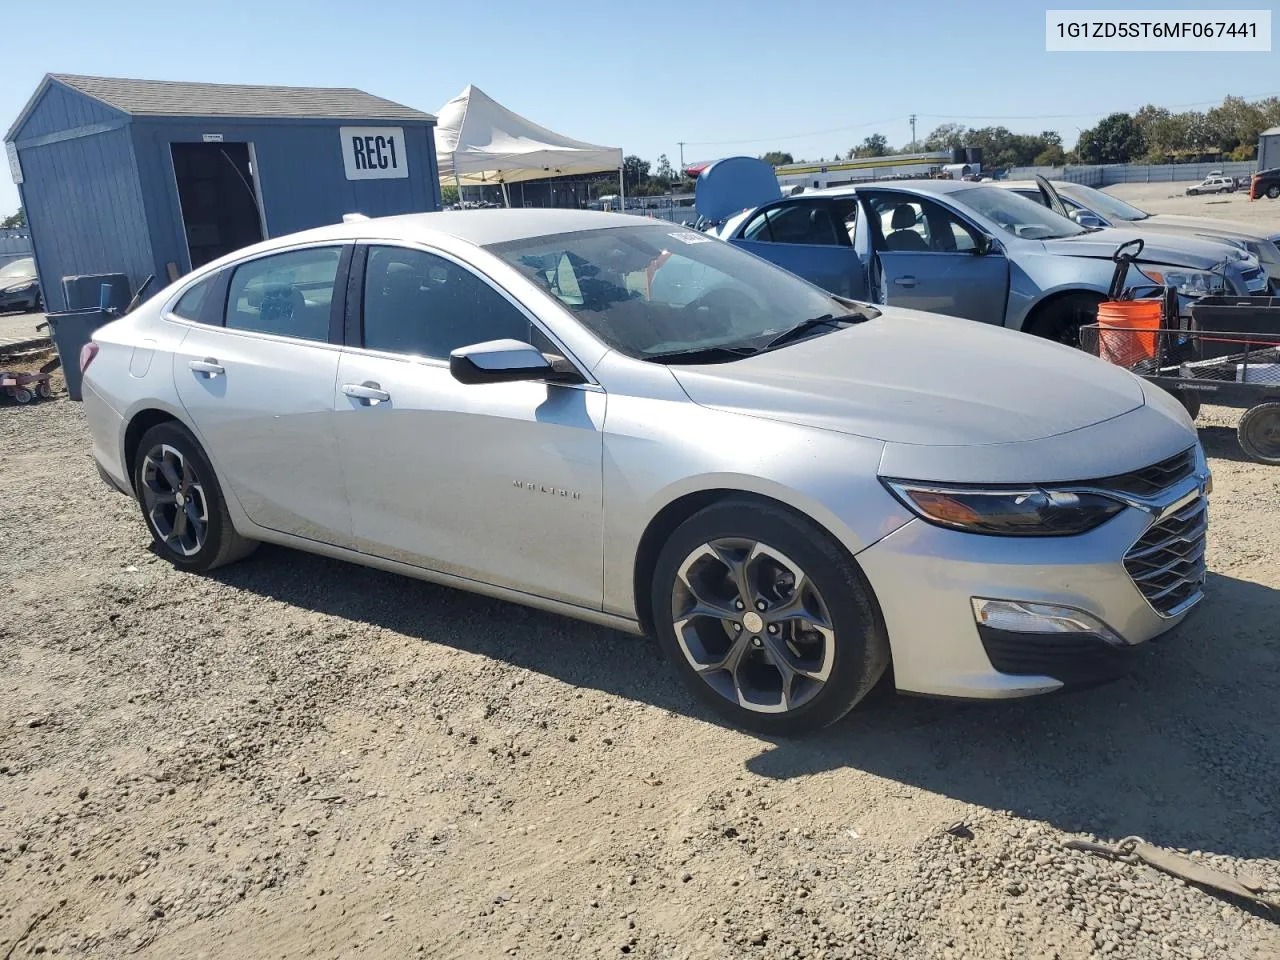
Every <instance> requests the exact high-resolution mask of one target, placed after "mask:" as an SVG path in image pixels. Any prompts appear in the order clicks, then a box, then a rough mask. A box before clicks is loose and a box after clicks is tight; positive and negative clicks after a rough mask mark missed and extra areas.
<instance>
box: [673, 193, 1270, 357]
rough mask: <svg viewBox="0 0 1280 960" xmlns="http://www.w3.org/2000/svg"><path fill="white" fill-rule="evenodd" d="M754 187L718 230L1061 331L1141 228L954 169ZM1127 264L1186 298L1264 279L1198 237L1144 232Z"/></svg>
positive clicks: (868, 292)
mask: <svg viewBox="0 0 1280 960" xmlns="http://www.w3.org/2000/svg"><path fill="white" fill-rule="evenodd" d="M709 173H714V171H713V170H712V171H707V172H704V174H703V176H704V177H705V176H708V174H709ZM698 189H699V190H701V189H702V178H699V183H698ZM751 197H752V195H751V194H750V192H748V191H745V190H742V191H738V192H737V193H736V194H734V201H735V202H736V203H737V205H738V206H739V208H742V207H746V209H741V212H739V213H737V214H735V215H734V216H732V217H730V218H728V219H727V220H726V222H725V223H724V225H723V226H722V227H721V228H720V230H719V232H718V234H717V235H718V236H719V237H720V238H721V239H723V240H727V241H728V242H729V243H731V244H734V245H736V246H740V247H742V248H743V249H746V250H750V251H751V252H752V253H754V254H756V255H757V256H761V257H764V258H765V259H767V260H770V261H772V262H774V263H776V264H778V265H780V266H783V267H785V268H786V269H788V270H791V271H792V272H795V273H798V274H799V275H800V276H802V277H805V278H806V279H808V280H810V281H812V282H814V283H817V284H819V285H820V286H823V287H824V288H825V289H828V290H831V291H832V292H836V293H841V295H848V296H853V297H855V298H856V297H866V298H867V299H870V300H873V301H874V302H876V303H884V304H888V305H890V306H901V307H908V308H911V309H915V310H928V311H931V312H937V313H946V314H950V315H952V316H959V317H965V318H967V319H970V320H977V321H981V322H983V323H990V324H996V325H999V326H1005V327H1009V328H1011V329H1014V330H1022V331H1026V332H1030V333H1034V334H1037V335H1039V336H1044V337H1049V338H1051V339H1054V340H1059V341H1061V342H1064V343H1070V344H1074V343H1076V342H1078V331H1079V328H1080V327H1081V326H1082V325H1083V324H1086V323H1091V322H1093V319H1094V317H1095V316H1096V314H1097V306H1098V304H1099V303H1100V302H1101V301H1102V300H1104V299H1105V298H1106V295H1107V290H1108V288H1109V285H1110V282H1111V278H1112V274H1113V266H1114V265H1113V264H1112V262H1111V256H1112V254H1113V253H1114V252H1115V250H1116V249H1117V247H1119V246H1120V245H1121V244H1123V243H1126V242H1128V241H1131V240H1134V239H1137V238H1138V237H1139V235H1138V234H1137V233H1136V232H1134V231H1131V230H1118V229H1113V228H1106V229H1097V228H1087V227H1083V226H1081V225H1080V224H1078V223H1076V222H1074V221H1073V220H1071V219H1070V218H1069V217H1067V216H1065V214H1064V213H1063V212H1060V209H1059V210H1057V211H1056V210H1052V209H1049V208H1047V207H1045V206H1043V205H1041V204H1039V203H1035V202H1033V201H1031V200H1028V199H1027V198H1025V197H1020V196H1018V195H1017V194H1016V193H1011V192H1009V191H1007V190H1004V189H1002V188H1001V187H999V186H997V185H995V184H986V183H968V182H964V181H957V180H911V181H881V182H872V183H868V184H865V185H862V184H858V185H856V186H849V187H836V188H831V189H826V190H813V191H805V192H804V193H803V194H801V195H799V196H796V197H788V198H782V199H774V198H771V199H769V200H768V201H767V202H765V203H762V204H759V205H754V206H752V205H749V201H750V199H751ZM841 216H843V218H844V219H843V222H842V223H839V229H829V228H828V224H829V223H830V222H831V221H832V220H834V219H836V218H838V217H841ZM775 224H777V225H780V227H781V229H775ZM1136 266H1137V267H1139V268H1141V269H1142V270H1144V271H1145V272H1147V273H1148V274H1154V275H1159V276H1160V277H1161V278H1162V279H1163V280H1164V281H1165V282H1166V283H1168V284H1170V285H1172V286H1174V287H1176V288H1177V289H1178V291H1179V293H1180V294H1181V295H1183V296H1184V297H1186V298H1195V297H1200V296H1205V295H1208V294H1248V293H1254V292H1256V291H1258V290H1264V289H1265V287H1266V276H1265V274H1263V272H1262V271H1261V269H1260V267H1259V265H1258V262H1257V260H1256V258H1253V257H1252V256H1251V255H1250V254H1248V253H1247V252H1246V251H1243V250H1241V249H1239V248H1238V247H1235V246H1231V245H1229V244H1225V243H1219V242H1216V241H1212V240H1208V239H1203V240H1200V239H1195V238H1188V237H1175V236H1165V237H1161V238H1159V239H1158V240H1152V239H1147V240H1146V241H1145V247H1144V250H1143V253H1142V255H1141V257H1140V259H1139V260H1138V261H1137V262H1136ZM1137 279H1138V278H1137V276H1136V274H1135V278H1134V280H1135V282H1137Z"/></svg>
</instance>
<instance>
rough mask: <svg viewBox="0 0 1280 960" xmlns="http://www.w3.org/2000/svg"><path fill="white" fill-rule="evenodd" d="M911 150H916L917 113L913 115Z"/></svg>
mask: <svg viewBox="0 0 1280 960" xmlns="http://www.w3.org/2000/svg"><path fill="white" fill-rule="evenodd" d="M911 152H912V153H915V152H916V115H915V114H914V113H913V114H912V115H911Z"/></svg>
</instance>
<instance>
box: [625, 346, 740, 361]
mask: <svg viewBox="0 0 1280 960" xmlns="http://www.w3.org/2000/svg"><path fill="white" fill-rule="evenodd" d="M757 352H758V351H756V350H753V349H751V348H750V347H694V348H693V349H690V350H672V351H671V352H669V353H650V354H646V355H645V356H644V357H643V358H642V359H644V360H648V361H649V362H650V363H731V362H733V361H734V360H741V359H742V358H743V357H749V356H751V355H752V354H753V353H757Z"/></svg>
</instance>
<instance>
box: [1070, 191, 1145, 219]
mask: <svg viewBox="0 0 1280 960" xmlns="http://www.w3.org/2000/svg"><path fill="white" fill-rule="evenodd" d="M1054 186H1056V187H1057V188H1058V192H1059V193H1061V194H1062V195H1063V196H1064V197H1070V198H1072V199H1075V200H1077V201H1079V202H1080V203H1082V204H1084V205H1085V206H1086V207H1088V208H1089V209H1090V210H1092V211H1093V212H1094V213H1100V214H1102V215H1103V216H1104V217H1105V218H1106V219H1108V220H1145V219H1147V217H1149V216H1151V214H1149V213H1147V211H1145V210H1139V209H1138V208H1137V207H1135V206H1131V205H1130V204H1127V203H1125V202H1124V201H1123V200H1121V199H1119V198H1118V197H1113V196H1112V195H1111V194H1109V193H1103V192H1102V191H1101V190H1095V189H1094V188H1093V187H1086V186H1085V185H1084V184H1082V183H1073V184H1070V185H1058V184H1054Z"/></svg>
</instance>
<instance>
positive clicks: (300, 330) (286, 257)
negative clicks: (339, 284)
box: [226, 247, 342, 340]
mask: <svg viewBox="0 0 1280 960" xmlns="http://www.w3.org/2000/svg"><path fill="white" fill-rule="evenodd" d="M341 257H342V249H341V248H340V247H313V248H311V249H308V250H293V251H290V252H289V253H277V254H275V255H273V256H269V257H261V258H259V259H257V260H251V261H249V262H248V263H245V264H242V265H240V266H238V267H236V268H235V273H233V274H232V275H231V286H230V290H229V292H228V295H227V312H226V325H227V327H228V328H229V329H232V330H252V331H253V332H255V333H271V334H275V335H276V336H280V337H297V338H298V339H300V340H328V339H329V313H330V307H331V305H332V303H333V286H334V281H335V280H336V278H337V276H338V261H339V260H340V259H341Z"/></svg>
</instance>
